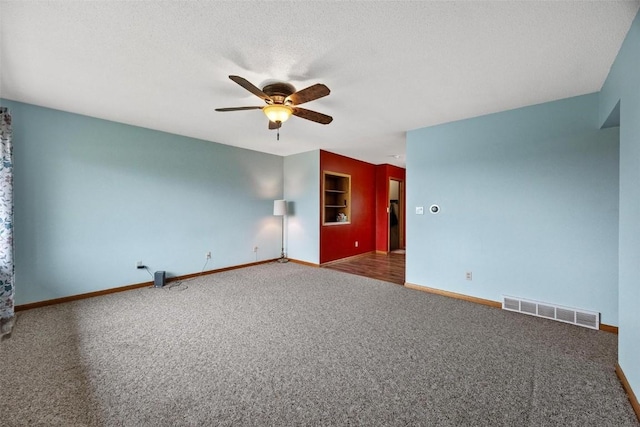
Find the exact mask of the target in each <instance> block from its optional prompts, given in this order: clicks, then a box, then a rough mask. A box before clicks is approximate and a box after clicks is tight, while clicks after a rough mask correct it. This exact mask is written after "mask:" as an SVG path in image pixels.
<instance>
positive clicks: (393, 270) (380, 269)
mask: <svg viewBox="0 0 640 427" xmlns="http://www.w3.org/2000/svg"><path fill="white" fill-rule="evenodd" d="M322 267H323V268H330V269H332V270H339V271H344V272H345V273H351V274H357V275H359V276H366V277H371V278H373V279H378V280H384V281H387V282H391V283H397V284H398V285H404V254H397V253H389V254H387V255H385V254H378V253H369V254H365V255H362V256H358V257H355V258H349V259H347V260H345V261H336V262H332V263H331V264H326V265H323V266H322Z"/></svg>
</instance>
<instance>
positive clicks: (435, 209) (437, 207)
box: [429, 205, 440, 215]
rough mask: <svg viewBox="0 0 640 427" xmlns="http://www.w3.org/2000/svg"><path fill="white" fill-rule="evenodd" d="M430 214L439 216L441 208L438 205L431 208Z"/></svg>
mask: <svg viewBox="0 0 640 427" xmlns="http://www.w3.org/2000/svg"><path fill="white" fill-rule="evenodd" d="M429 212H431V213H432V214H434V215H435V214H437V213H438V212H440V206H438V205H431V206H429Z"/></svg>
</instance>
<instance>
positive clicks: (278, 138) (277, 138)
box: [276, 128, 280, 141]
mask: <svg viewBox="0 0 640 427" xmlns="http://www.w3.org/2000/svg"><path fill="white" fill-rule="evenodd" d="M277 130H278V133H277V135H276V141H280V128H278V129H277Z"/></svg>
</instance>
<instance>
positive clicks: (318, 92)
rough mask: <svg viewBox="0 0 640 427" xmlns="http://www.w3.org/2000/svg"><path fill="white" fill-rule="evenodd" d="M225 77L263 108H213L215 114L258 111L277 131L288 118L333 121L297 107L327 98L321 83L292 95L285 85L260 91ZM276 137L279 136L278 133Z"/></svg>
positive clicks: (267, 87) (325, 116) (329, 117)
mask: <svg viewBox="0 0 640 427" xmlns="http://www.w3.org/2000/svg"><path fill="white" fill-rule="evenodd" d="M229 78H230V79H231V80H233V81H234V82H235V83H237V84H238V85H240V86H242V87H243V88H245V89H246V90H248V91H249V92H251V93H252V94H254V95H255V96H257V97H258V98H260V99H262V100H263V101H264V102H265V104H266V105H265V106H263V107H231V108H216V111H219V112H227V111H242V110H262V111H263V112H264V114H265V115H266V116H267V117H268V118H269V129H280V126H281V125H282V123H284V122H286V121H287V120H288V119H289V117H291V116H292V115H293V116H297V117H300V118H302V119H306V120H310V121H312V122H316V123H320V124H323V125H327V124H329V123H331V122H332V121H333V117H331V116H327V115H326V114H322V113H318V112H317V111H312V110H307V109H305V108H299V107H297V106H298V105H300V104H304V103H305V102H309V101H314V100H316V99H318V98H322V97H324V96H327V95H329V93H331V91H330V90H329V88H328V87H326V86H325V85H323V84H320V83H316V84H314V85H312V86H309V87H307V88H305V89H302V90H299V91H297V92H296V90H295V88H294V87H293V86H292V85H290V84H289V83H272V84H269V85H267V86H265V87H264V88H263V89H262V90H260V89H258V88H257V87H256V86H255V85H253V84H252V83H250V82H249V81H248V80H246V79H245V78H243V77H240V76H229ZM279 136H280V134H279V133H278V137H279ZM278 139H280V138H278Z"/></svg>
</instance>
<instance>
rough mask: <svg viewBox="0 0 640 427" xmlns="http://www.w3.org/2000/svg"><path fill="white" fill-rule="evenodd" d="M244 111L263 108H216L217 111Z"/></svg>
mask: <svg viewBox="0 0 640 427" xmlns="http://www.w3.org/2000/svg"><path fill="white" fill-rule="evenodd" d="M242 110H262V107H229V108H216V111H242Z"/></svg>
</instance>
